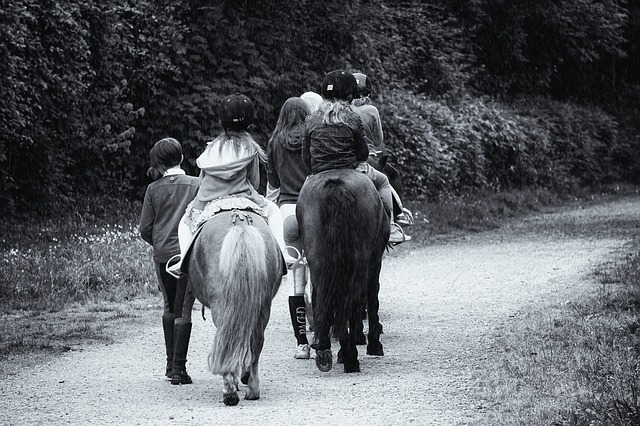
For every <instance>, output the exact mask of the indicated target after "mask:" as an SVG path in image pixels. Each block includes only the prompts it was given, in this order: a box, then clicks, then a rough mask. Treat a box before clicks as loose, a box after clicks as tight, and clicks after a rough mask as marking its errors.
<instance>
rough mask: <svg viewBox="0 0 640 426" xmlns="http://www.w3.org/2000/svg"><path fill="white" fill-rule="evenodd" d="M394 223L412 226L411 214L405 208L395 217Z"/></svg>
mask: <svg viewBox="0 0 640 426" xmlns="http://www.w3.org/2000/svg"><path fill="white" fill-rule="evenodd" d="M396 222H397V223H398V224H400V225H404V226H411V225H413V223H414V221H413V214H412V213H411V211H410V210H409V209H407V208H405V207H403V208H402V213H400V214H399V215H398V216H396Z"/></svg>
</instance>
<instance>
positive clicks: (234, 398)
mask: <svg viewBox="0 0 640 426" xmlns="http://www.w3.org/2000/svg"><path fill="white" fill-rule="evenodd" d="M223 401H224V405H228V406H230V407H233V406H236V405H238V403H239V402H240V398H238V392H232V393H226V394H224V399H223Z"/></svg>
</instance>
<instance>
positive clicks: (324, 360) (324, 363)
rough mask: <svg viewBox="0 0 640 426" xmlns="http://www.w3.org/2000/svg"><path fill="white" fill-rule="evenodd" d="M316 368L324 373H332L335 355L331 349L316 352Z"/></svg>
mask: <svg viewBox="0 0 640 426" xmlns="http://www.w3.org/2000/svg"><path fill="white" fill-rule="evenodd" d="M316 367H318V370H320V371H322V372H323V373H326V372H327V371H331V369H332V368H333V354H332V353H331V349H321V350H319V351H316Z"/></svg>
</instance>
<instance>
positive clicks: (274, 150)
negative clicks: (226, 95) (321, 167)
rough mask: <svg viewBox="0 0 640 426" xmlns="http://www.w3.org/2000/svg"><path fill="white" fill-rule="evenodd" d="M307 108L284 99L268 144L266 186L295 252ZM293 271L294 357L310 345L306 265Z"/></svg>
mask: <svg viewBox="0 0 640 426" xmlns="http://www.w3.org/2000/svg"><path fill="white" fill-rule="evenodd" d="M318 96H319V95H318ZM309 112H310V110H309V106H308V104H307V103H306V102H305V101H304V100H303V99H302V98H297V97H292V98H289V99H287V100H286V101H285V103H284V104H283V105H282V108H281V109H280V115H279V117H278V122H277V123H276V127H275V129H274V130H273V133H272V134H271V139H270V140H269V146H268V147H267V157H268V159H269V161H268V162H267V177H268V182H269V187H271V188H272V189H273V190H275V191H277V192H272V194H277V196H275V197H274V198H275V199H276V202H277V204H278V205H279V206H280V212H281V213H282V218H283V227H284V240H285V242H286V243H287V244H288V245H289V246H290V247H294V248H295V249H296V250H298V252H301V251H302V240H301V239H300V233H299V231H298V221H297V219H296V203H297V202H298V195H300V189H301V188H302V184H303V183H304V181H305V179H306V178H307V176H308V175H310V174H311V170H310V169H309V167H308V166H307V164H306V163H305V162H304V161H303V160H302V136H303V133H304V120H305V118H306V117H307V115H309ZM268 193H269V191H268ZM296 254H297V253H296ZM292 275H293V296H289V312H290V315H291V324H292V325H293V333H294V335H295V337H296V340H297V343H298V347H297V349H296V352H295V354H294V358H297V359H309V356H310V348H309V341H308V340H307V334H306V328H307V326H306V315H307V308H306V302H305V299H304V294H305V289H306V286H307V272H306V267H305V266H304V265H302V264H301V265H300V266H299V267H296V268H295V269H293V271H292Z"/></svg>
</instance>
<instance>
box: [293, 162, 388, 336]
mask: <svg viewBox="0 0 640 426" xmlns="http://www.w3.org/2000/svg"><path fill="white" fill-rule="evenodd" d="M297 206H298V210H297V211H298V213H297V216H298V222H299V224H300V233H301V236H302V239H303V241H304V249H305V254H306V257H307V260H308V262H309V269H310V272H311V281H312V282H313V285H314V293H313V299H314V302H313V304H314V309H315V307H316V305H317V306H318V307H319V309H320V311H316V314H318V315H316V318H315V319H314V321H316V322H317V321H319V322H320V324H318V323H315V322H314V327H331V326H332V325H334V324H338V325H342V324H346V322H347V321H348V320H349V316H350V315H351V312H352V309H353V307H354V306H355V305H356V303H354V302H355V301H357V300H359V298H360V297H361V295H362V294H363V293H364V291H365V289H366V285H367V281H368V271H369V269H370V266H371V263H372V262H373V263H375V262H377V261H379V259H380V258H381V257H382V253H383V252H384V247H385V244H386V240H387V239H388V237H389V225H388V224H389V219H388V216H387V214H386V213H385V211H384V206H383V204H382V200H381V199H380V196H379V195H378V191H377V190H376V188H375V186H374V185H373V183H372V182H371V180H370V179H369V178H368V177H367V176H366V175H365V174H363V173H360V172H357V171H354V170H332V171H327V172H323V173H319V174H316V175H313V176H311V177H310V178H309V179H308V180H307V181H306V182H305V184H304V186H303V188H302V190H301V192H300V197H299V198H298V204H297ZM323 312H324V313H326V315H324V314H323ZM323 322H328V323H326V324H322V323H323Z"/></svg>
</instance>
